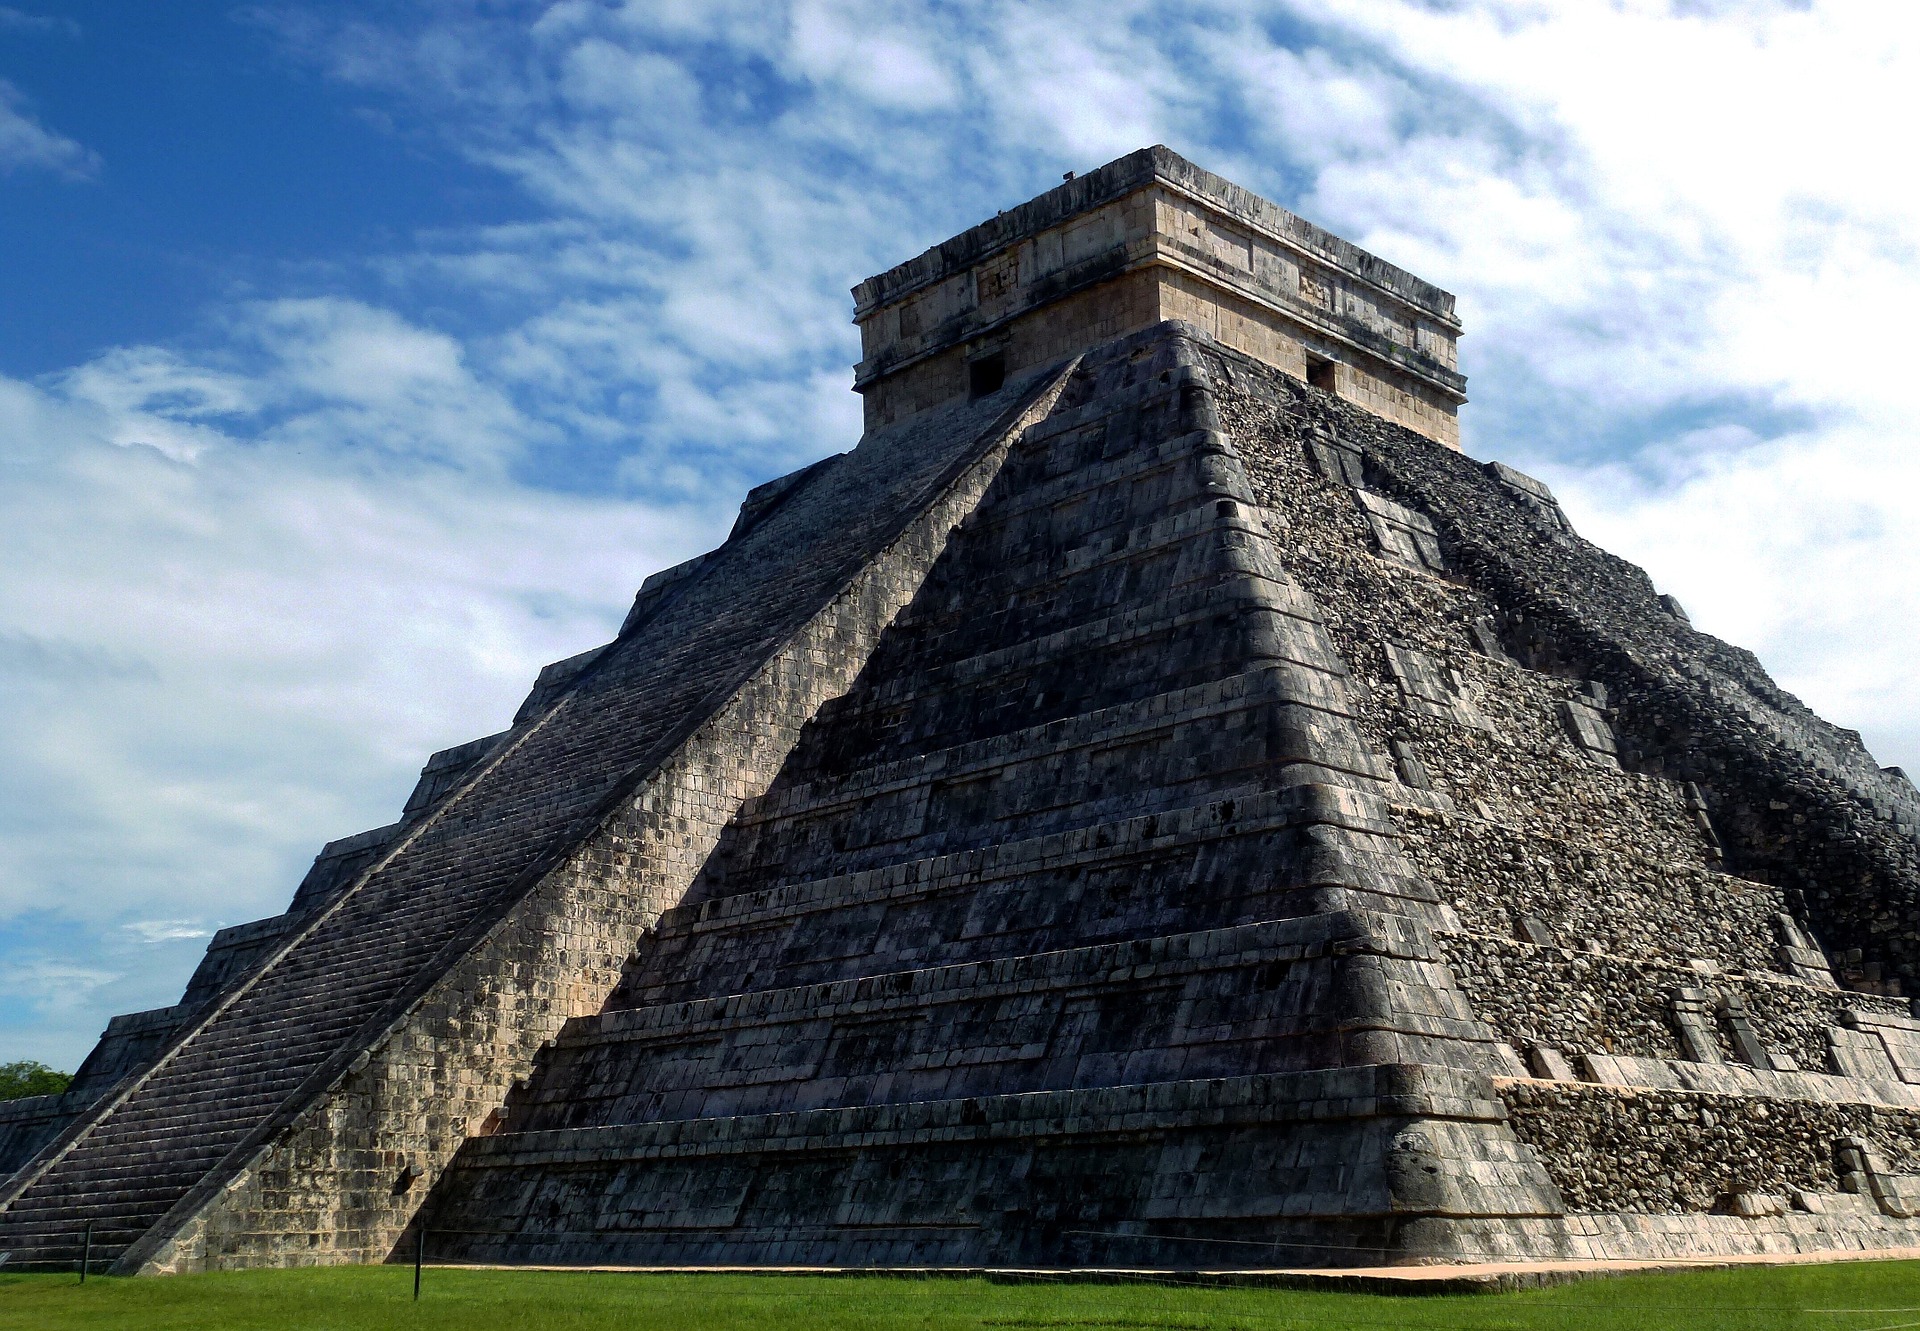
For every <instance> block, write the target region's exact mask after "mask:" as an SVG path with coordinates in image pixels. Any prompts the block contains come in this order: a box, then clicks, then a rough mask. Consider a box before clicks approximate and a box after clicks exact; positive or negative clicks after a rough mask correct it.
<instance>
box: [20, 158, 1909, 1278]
mask: <svg viewBox="0 0 1920 1331" xmlns="http://www.w3.org/2000/svg"><path fill="white" fill-rule="evenodd" d="M856 300H857V310H856V316H857V318H858V320H859V323H860V326H861V330H862V336H863V339H864V347H865V359H864V360H863V361H862V363H861V365H860V367H859V370H858V374H857V387H858V388H859V390H860V391H861V392H862V393H863V394H864V395H865V398H866V410H867V429H866V432H865V434H864V435H863V437H862V438H861V439H860V441H859V443H858V446H857V447H853V448H851V449H850V450H849V451H847V452H844V453H837V454H833V455H831V456H826V457H823V458H822V460H820V461H818V462H815V463H813V464H812V465H810V466H807V467H804V468H801V469H800V470H798V471H796V472H794V473H792V474H791V475H788V476H783V477H780V478H778V479H775V480H771V481H768V482H767V483H766V484H764V485H762V486H760V487H758V488H756V489H755V490H753V491H751V492H750V493H749V494H748V495H747V496H746V498H745V502H744V503H742V505H741V508H740V515H739V518H738V520H737V521H736V522H735V524H734V527H733V530H732V532H731V533H730V534H729V536H728V538H727V540H726V541H725V542H724V543H722V544H721V545H720V546H719V547H718V548H716V549H714V550H712V551H709V552H708V553H706V554H704V555H701V556H700V557H698V558H696V559H691V560H688V561H687V562H685V563H683V564H680V565H678V566H676V567H674V568H670V569H665V570H661V571H659V572H657V573H654V574H653V575H652V576H651V577H649V578H648V579H647V580H646V582H645V583H644V584H643V585H642V587H641V588H640V591H639V594H638V595H637V596H636V597H635V599H634V602H633V606H632V609H631V610H630V611H629V613H628V614H627V616H626V619H625V621H624V623H622V625H621V627H620V630H619V632H618V633H617V634H616V635H615V637H614V638H613V640H612V641H611V642H608V643H605V644H604V645H602V646H599V647H594V648H591V649H590V650H587V651H583V652H581V653H579V654H577V655H574V656H570V657H568V658H567V659H565V660H563V661H557V662H555V663H553V664H552V665H549V666H547V667H546V668H545V669H544V670H542V671H541V672H540V674H539V677H538V678H537V679H536V680H535V681H534V684H533V688H532V690H531V692H530V693H529V694H528V695H527V698H526V701H525V702H524V703H523V704H522V705H521V706H520V708H519V709H518V711H517V712H516V713H515V714H514V716H513V718H512V721H511V723H510V724H508V725H507V727H506V728H505V729H504V730H501V731H499V732H497V733H495V734H491V735H487V736H485V737H484V738H481V739H476V740H473V741H470V742H468V743H466V744H462V745H458V746H456V747H454V748H450V749H447V750H444V751H442V752H440V753H437V754H434V755H433V756H432V757H431V758H429V759H428V761H427V763H426V765H425V767H424V768H423V769H422V771H421V775H420V782H419V785H418V786H417V787H416V788H415V790H414V792H413V794H412V796H411V797H410V798H409V799H408V800H407V802H406V804H405V806H404V807H403V808H402V809H401V810H400V811H399V816H398V817H397V819H396V820H395V821H394V822H393V823H391V824H389V825H387V826H384V827H380V828H376V829H374V830H372V831H368V832H362V833H360V834H358V835H355V836H350V837H346V838H343V839H341V840H339V841H335V842H332V843H330V844H329V845H328V846H326V847H325V848H324V849H323V850H322V851H321V853H320V855H319V857H318V858H317V859H316V860H315V862H314V866H313V869H312V870H311V871H310V872H309V873H308V875H307V877H306V879H305V881H303V882H302V884H301V885H300V887H299V889H298V890H297V891H296V892H295V893H294V895H293V898H292V900H291V902H290V903H289V906H288V909H287V910H286V911H285V912H284V913H283V914H281V915H277V916H275V917H273V918H272V919H268V920H261V921H256V922H254V923H252V924H247V925H239V926H235V927H234V928H231V929H225V930H222V931H221V932H220V933H219V934H218V935H217V936H216V937H215V938H214V939H213V941H212V944H211V945H210V947H209V948H208V952H207V957H206V960H205V961H204V962H203V963H202V965H201V967H200V969H199V971H198V972H197V973H196V974H195V975H194V977H193V979H192V981H191V982H190V983H189V985H188V987H187V990H186V993H185V994H184V995H183V997H182V999H181V1001H180V1002H179V1003H178V1004H175V1005H172V1006H170V1007H166V1008H161V1009H157V1010H155V1011H152V1012H146V1013H136V1014H133V1015H131V1016H128V1017H121V1018H115V1020H114V1021H113V1022H112V1023H111V1024H110V1025H109V1027H108V1028H107V1031H106V1034H105V1035H104V1036H103V1037H102V1040H101V1043H100V1045H99V1047H98V1048H97V1049H96V1050H95V1051H94V1054H93V1055H92V1056H91V1057H90V1058H89V1059H88V1060H87V1062H86V1064H85V1065H84V1067H83V1068H82V1072H81V1075H80V1076H79V1077H78V1078H77V1079H76V1081H75V1082H74V1085H73V1087H72V1089H71V1090H70V1091H69V1092H68V1093H66V1094H65V1095H62V1096H49V1097H38V1098H36V1099H34V1100H30V1101H16V1102H12V1103H10V1104H6V1105H0V1174H5V1175H6V1177H5V1179H4V1182H0V1252H3V1253H5V1254H6V1255H7V1258H8V1260H9V1263H10V1265H9V1268H8V1269H17V1268H29V1269H32V1268H38V1269H69V1270H70V1269H72V1265H73V1263H74V1262H76V1261H77V1260H79V1259H80V1255H81V1253H82V1251H83V1250H84V1249H83V1244H84V1243H85V1241H86V1239H85V1236H87V1235H89V1234H90V1235H91V1236H92V1241H93V1247H92V1251H93V1252H94V1254H95V1256H96V1257H97V1258H99V1259H101V1260H102V1263H103V1265H105V1264H109V1263H110V1264H111V1265H112V1267H113V1268H114V1269H116V1270H119V1271H122V1272H128V1273H136V1272H149V1273H163V1272H171V1271H183V1270H201V1269H207V1268H215V1267H238V1266H258V1265H275V1264H278V1265H292V1264H303V1263H316V1262H349V1261H380V1260H390V1259H392V1258H394V1257H395V1256H399V1257H400V1258H402V1259H405V1258H407V1257H410V1256H411V1255H412V1254H413V1253H415V1252H417V1251H420V1250H421V1249H420V1247H419V1246H417V1245H421V1244H424V1245H425V1251H426V1253H427V1255H428V1256H429V1258H430V1259H432V1260H459V1261H477V1262H503V1263H512V1262H532V1263H547V1264H565V1263H575V1264H595V1265H604V1264H615V1263H617V1264H631V1265H662V1266H689V1265H690V1266H698V1265H784V1266H811V1265H827V1266H833V1265H845V1266H901V1267H979V1266H992V1265H1002V1264H1004V1265H1009V1266H1019V1267H1036V1266H1076V1267H1087V1266H1111V1267H1124V1268H1129V1269H1135V1270H1138V1269H1142V1268H1171V1269H1183V1270H1184V1269H1193V1268H1203V1267H1230V1268H1244V1267H1273V1266H1361V1267H1369V1266H1378V1265H1381V1264H1383V1263H1394V1262H1402V1263H1412V1262H1430V1261H1480V1260H1489V1261H1491V1260H1516V1259H1530V1260H1543V1259H1576V1258H1577V1259H1594V1258H1673V1257H1702V1256H1712V1255H1720V1254H1747V1255H1759V1254H1777V1253H1798V1254H1815V1255H1817V1254H1842V1253H1844V1254H1859V1253H1861V1252H1864V1251H1876V1250H1892V1249H1899V1248H1911V1247H1915V1246H1920V1018H1917V1017H1916V1015H1915V1012H1914V1010H1913V1000H1912V999H1911V997H1910V994H1911V993H1912V992H1913V990H1914V988H1915V986H1916V984H1920V933H1917V932H1916V930H1915V927H1914V921H1915V920H1916V919H1917V918H1920V840H1917V839H1916V837H1917V835H1920V796H1916V792H1915V790H1914V787H1913V785H1912V783H1911V782H1910V781H1908V779H1907V777H1906V775H1905V774H1904V773H1903V772H1901V771H1900V770H1899V769H1898V768H1882V767H1881V766H1880V765H1879V764H1877V763H1876V762H1875V761H1874V759H1873V757H1872V756H1871V755H1870V754H1869V753H1868V752H1867V750H1866V749H1865V748H1864V747H1863V746H1862V744H1861V742H1860V737H1859V735H1858V734H1856V733H1854V732H1853V731H1851V730H1846V729H1842V728H1840V727H1837V726H1834V725H1831V724H1829V723H1828V722H1826V721H1823V720H1821V719H1820V718H1819V717H1817V716H1815V715H1814V714H1813V713H1812V712H1810V711H1809V710H1808V709H1807V708H1806V707H1805V706H1804V705H1802V704H1801V703H1800V702H1799V701H1798V700H1797V699H1795V698H1794V697H1792V696H1791V695H1790V694H1788V693H1786V692H1784V691H1783V690H1781V689H1780V688H1779V687H1778V686H1776V685H1775V684H1774V683H1773V681H1772V680H1771V679H1769V678H1768V677H1767V674H1766V672H1765V671H1764V670H1763V669H1762V668H1761V667H1760V664H1759V663H1758V662H1757V661H1756V660H1754V658H1753V657H1752V656H1751V655H1750V654H1748V653H1746V652H1744V651H1741V650H1740V649H1738V648H1736V647H1732V646H1729V645H1728V644H1726V643H1724V642H1721V641H1719V640H1718V639H1716V638H1713V637H1711V636H1710V635H1708V634H1705V633H1701V632H1699V631H1698V630H1696V629H1695V628H1694V627H1693V626H1692V625H1691V624H1690V623H1689V622H1688V621H1687V618H1686V616H1685V614H1684V613H1683V612H1682V611H1681V609H1680V607H1679V605H1678V604H1677V603H1676V602H1675V601H1674V600H1673V598H1671V597H1668V596H1662V595H1660V594H1659V592H1658V591H1657V590H1656V589H1655V588H1654V586H1653V585H1652V584H1651V583H1650V582H1649V581H1648V579H1647V577H1646V575H1645V574H1644V573H1642V572H1641V571H1640V570H1639V569H1637V568H1634V567H1633V566H1631V565H1629V564H1626V563H1624V562H1623V561H1621V560H1619V559H1616V558H1614V557H1612V556H1610V555H1608V554H1607V553H1606V552H1605V551H1602V550H1600V549H1598V548H1596V547H1595V546H1593V545H1592V544H1591V543H1589V542H1587V541H1586V540H1584V539H1582V538H1581V537H1580V536H1579V534H1578V533H1577V532H1575V530H1574V529H1573V525H1572V523H1571V522H1570V521H1569V520H1568V518H1567V515H1566V514H1565V513H1564V512H1563V511H1562V510H1561V508H1560V506H1559V504H1558V503H1557V502H1556V501H1555V499H1554V496H1553V492H1552V491H1551V490H1550V489H1549V488H1548V487H1547V486H1545V485H1543V484H1541V483H1540V482H1539V481H1537V480H1534V479H1533V478H1531V477H1528V476H1526V475H1524V474H1522V473H1521V472H1518V471H1516V470H1514V469H1513V468H1511V467H1508V466H1504V465H1502V464H1501V463H1498V462H1489V463H1485V464H1483V463H1481V462H1478V461H1475V460H1473V459H1471V458H1469V457H1467V456H1465V455H1464V454H1462V453H1461V452H1459V451H1458V450H1457V448H1455V447H1454V444H1455V441H1456V432H1455V411H1456V409H1457V408H1458V406H1459V404H1460V403H1461V402H1462V401H1463V400H1464V399H1463V397H1462V395H1461V389H1462V387H1463V381H1462V380H1461V378H1460V376H1459V375H1458V374H1457V373H1456V372H1455V370H1454V354H1453V353H1454V340H1455V338H1456V336H1457V335H1458V331H1459V330H1458V325H1457V324H1456V323H1455V321H1454V318H1453V300H1452V297H1450V296H1448V295H1447V294H1446V293H1445V292H1442V291H1438V290H1436V289H1435V288H1433V287H1431V286H1429V285H1428V284H1426V283H1425V282H1422V281H1420V280H1419V279H1418V278H1415V277H1412V276H1410V275H1409V274H1407V273H1405V272H1402V271H1400V270H1399V269H1397V268H1394V267H1392V266H1391V265H1389V264H1386V263H1383V262H1381V261H1380V260H1378V259H1376V258H1374V257H1372V256H1371V255H1368V254H1365V253H1363V252H1361V251H1360V250H1357V249H1355V248H1354V247H1353V246H1351V245H1348V244H1346V243H1345V242H1344V241H1341V240H1339V239H1337V238H1336V237H1333V236H1330V235H1327V234H1326V233H1325V232H1323V231H1320V230H1317V229H1316V228H1314V227H1312V226H1309V225H1308V224H1306V223H1305V222H1302V221H1301V220H1300V219H1298V218H1296V217H1293V216H1291V215H1289V214H1288V213H1286V212H1283V211H1282V210H1280V209H1279V208H1276V207H1274V206H1273V205H1271V204H1269V203H1266V202H1264V201H1262V200H1260V199H1257V198H1254V197H1253V196H1252V195H1249V194H1247V193H1246V192H1245V191H1243V190H1241V189H1239V188H1237V187H1235V186H1233V185H1230V184H1228V183H1227V182H1225V181H1223V180H1220V179H1219V178H1217V177H1215V176H1211V175H1208V174H1207V173H1206V172H1204V171H1201V170H1199V169H1198V168H1196V167H1194V166H1193V165H1191V164H1190V163H1188V162H1185V161H1183V160H1181V159H1180V158H1178V157H1176V156H1174V155H1173V154H1172V153H1170V152H1168V151H1166V150H1165V149H1163V148H1153V149H1148V150H1145V151H1143V152H1139V153H1135V154H1133V155H1131V156H1129V157H1126V158H1123V159H1121V160H1119V161H1117V162H1114V163H1112V164H1111V165H1109V166H1106V167H1104V168H1102V169H1101V170H1099V171H1096V172H1094V173H1093V174H1091V175H1089V176H1086V177H1083V178H1081V179H1078V180H1073V181H1070V182H1068V183H1067V184H1065V185H1063V186H1061V187H1060V188H1058V189H1055V190H1053V191H1051V192H1049V193H1047V194H1045V195H1043V196H1041V197H1040V198H1038V199H1035V200H1033V201H1032V202H1030V203H1027V204H1024V205H1022V206H1020V207H1018V208H1014V209H1012V210H1011V211H1009V212H1006V213H1003V214H1002V215H1001V216H1000V217H998V218H996V219H995V220H993V221H991V222H988V223H986V224H985V225H983V226H980V227H976V228H974V229H973V230H971V231H968V232H966V233H965V234H964V235H961V236H958V237H955V238H954V239H953V240H951V241H949V242H947V243H946V244H944V245H941V246H939V247H937V248H935V249H933V250H930V251H928V252H927V253H926V254H924V255H922V256H921V257H920V258H918V259H915V260H913V261H911V262H909V263H907V264H904V265H902V266H901V267H899V268H896V269H894V270H893V271H891V272H888V273H884V274H882V275H880V276H878V277H875V278H872V279H870V280H869V281H867V282H864V283H862V284H861V286H860V288H859V289H858V292H857V293H856ZM820 451H821V452H822V453H827V452H828V451H829V446H828V445H827V444H826V443H825V442H824V441H823V446H822V448H821V450H820ZM423 687H424V685H423Z"/></svg>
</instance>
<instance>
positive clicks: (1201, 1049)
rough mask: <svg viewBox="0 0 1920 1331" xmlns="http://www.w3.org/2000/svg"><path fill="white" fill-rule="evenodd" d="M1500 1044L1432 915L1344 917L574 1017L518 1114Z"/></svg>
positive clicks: (854, 1097)
mask: <svg viewBox="0 0 1920 1331" xmlns="http://www.w3.org/2000/svg"><path fill="white" fill-rule="evenodd" d="M1336 993H1337V994H1338V995H1339V996H1340V1000H1339V1001H1337V1002H1336V1001H1334V997H1333V996H1334V995H1335V994H1336ZM1493 1046H1494V1042H1493V1037H1492V1035H1491V1033H1490V1032H1489V1031H1488V1030H1487V1029H1486V1027H1485V1026H1483V1025H1482V1024H1481V1023H1480V1022H1478V1021H1477V1020H1475V1019H1474V1017H1473V1015H1472V1013H1471V1012H1470V1011H1469V1010H1468V1009H1467V1008H1466V1006H1465V1004H1464V1003H1463V1002H1461V1001H1460V1000H1459V998H1458V996H1457V994H1455V993H1454V992H1453V991H1452V988H1451V984H1450V979H1449V977H1448V976H1447V974H1446V970H1445V966H1444V964H1443V962H1442V961H1441V960H1440V954H1439V953H1438V951H1437V950H1436V949H1435V946H1434V943H1433V938H1432V935H1431V934H1430V933H1429V932H1428V931H1427V930H1426V929H1425V928H1424V927H1423V926H1421V925H1420V924H1419V923H1417V922H1416V921H1414V920H1412V919H1411V918H1409V917H1405V916H1392V915H1366V916H1362V915H1358V914H1354V913H1346V912H1342V913H1337V914H1332V915H1315V916H1309V917H1305V918H1298V919H1292V920H1284V921H1268V922H1263V923H1259V924H1249V925H1242V926H1237V927H1233V928H1227V929H1214V930H1205V931H1200V932H1195V933H1188V934H1181V935H1173V936H1168V937H1162V938H1153V939H1141V940H1137V941H1134V942H1129V943H1114V944H1105V945H1101V946H1093V947H1081V948H1073V949H1067V950H1062V951H1058V952H1052V953H1045V954H1039V955H1034V956H1015V957H1005V958H1002V959H998V960H994V961H988V962H977V963H970V964H963V965H954V966H943V967H936V968H929V969H924V970H918V971H911V972H899V973H895V974H886V975H870V976H866V977H863V978H860V979H850V980H841V981H835V982H830V983H824V984H815V985H805V986H799V987H796V988H791V989H783V990H764V991H760V992H756V993H750V994H740V995H733V996H730V997H726V998H716V999H709V1000H702V1001H694V1002H685V1003H672V1004H666V1005H662V1006H659V1007H651V1008H641V1009H633V1010H627V1011H620V1012H610V1013H604V1014H601V1015H600V1016H597V1017H589V1018H580V1019H577V1020H575V1021H573V1022H570V1023H568V1025H567V1027H566V1028H565V1030H564V1032H563V1034H562V1035H561V1037H560V1038H559V1040H558V1041H557V1042H556V1044H555V1046H554V1048H553V1049H552V1050H551V1051H550V1053H549V1055H548V1061H547V1064H546V1067H545V1069H544V1072H543V1077H542V1081H541V1086H542V1087H543V1088H545V1089H544V1090H543V1091H542V1092H541V1093H540V1094H536V1095H534V1096H532V1097H531V1098H530V1099H527V1100H525V1101H523V1102H521V1103H518V1104H516V1106H515V1108H514V1111H513V1113H514V1121H515V1124H516V1126H519V1125H521V1124H522V1123H523V1122H524V1120H523V1118H522V1115H523V1113H524V1114H531V1115H532V1125H533V1126H536V1127H537V1126H542V1125H544V1120H545V1119H547V1118H551V1117H554V1116H556V1115H557V1116H558V1122H557V1123H556V1124H555V1125H556V1126H558V1125H559V1124H560V1123H564V1122H566V1121H569V1120H570V1119H571V1118H572V1116H574V1115H578V1114H583V1113H584V1114H588V1115H590V1116H591V1117H592V1118H593V1120H594V1121H598V1122H607V1121H636V1120H646V1119H652V1118H658V1117H672V1118H685V1117H692V1116H709V1115H712V1114H714V1113H726V1114H737V1113H745V1112H769V1111H774V1110H785V1109H790V1108H796V1107H807V1108H813V1107H824V1106H827V1105H834V1104H846V1103H873V1102H877V1101H885V1102H899V1101H906V1100H925V1099H939V1098H948V1097H952V1096H959V1095H979V1094H989V1093H994V1094H1005V1093H1010V1092H1014V1091H1024V1092H1034V1091H1042V1090H1056V1089H1062V1088H1065V1087H1087V1086H1093V1085H1114V1084H1120V1083H1130V1082H1136V1081H1166V1080H1175V1079H1180V1078H1195V1077H1208V1076H1226V1075H1238V1074H1242V1073H1249V1072H1279V1071H1297V1070H1301V1069H1305V1068H1313V1067H1323V1066H1327V1065H1329V1064H1336V1065H1337V1064H1340V1063H1344V1062H1349V1061H1353V1060H1354V1059H1355V1057H1356V1056H1358V1057H1360V1058H1362V1059H1366V1058H1369V1057H1371V1058H1380V1057H1384V1056H1387V1053H1388V1050H1389V1049H1391V1050H1392V1051H1393V1054H1392V1056H1394V1057H1398V1058H1401V1059H1404V1060H1405V1061H1408V1062H1424V1063H1436V1064H1446V1063H1452V1064H1458V1065H1462V1066H1475V1067H1480V1068H1482V1069H1484V1070H1487V1071H1499V1072H1502V1073H1517V1072H1519V1071H1520V1070H1521V1068H1520V1064H1519V1063H1518V1060H1517V1059H1516V1058H1515V1057H1514V1055H1513V1054H1512V1052H1511V1051H1510V1050H1506V1049H1496V1048H1494V1047H1493ZM690 1088H698V1089H697V1090H695V1089H690ZM546 1103H550V1104H551V1113H545V1114H543V1105H544V1104H546Z"/></svg>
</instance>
